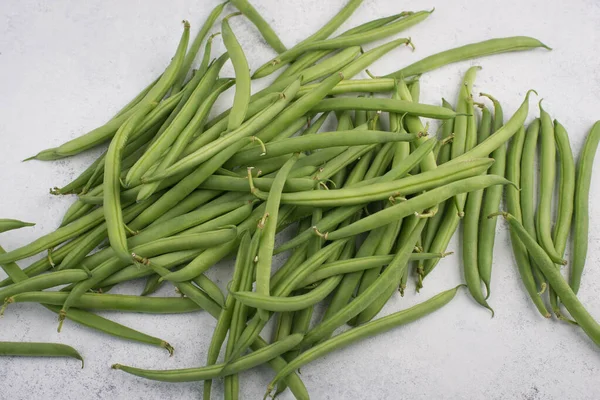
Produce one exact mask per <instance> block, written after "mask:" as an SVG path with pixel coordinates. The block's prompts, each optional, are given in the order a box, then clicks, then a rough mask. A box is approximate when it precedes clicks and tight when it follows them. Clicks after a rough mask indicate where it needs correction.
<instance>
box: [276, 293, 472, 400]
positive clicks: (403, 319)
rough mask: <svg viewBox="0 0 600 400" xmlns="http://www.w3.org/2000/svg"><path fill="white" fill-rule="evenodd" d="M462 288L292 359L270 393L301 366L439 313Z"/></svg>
mask: <svg viewBox="0 0 600 400" xmlns="http://www.w3.org/2000/svg"><path fill="white" fill-rule="evenodd" d="M459 288H460V286H459V287H456V288H454V289H450V290H448V291H445V292H442V293H440V294H438V295H436V296H434V297H432V298H431V299H429V300H426V301H424V302H423V303H420V304H418V305H416V306H413V307H411V308H409V309H406V310H403V311H399V312H396V313H393V314H391V315H388V316H385V317H383V318H380V319H378V320H376V321H372V322H369V323H367V324H365V325H363V326H361V327H358V328H353V329H350V330H348V331H346V332H344V333H341V334H339V335H337V336H334V337H333V338H331V339H328V340H326V341H324V342H322V343H319V344H318V345H316V346H314V347H312V348H311V349H309V350H306V351H305V352H303V353H302V354H300V356H298V357H297V358H296V359H294V360H292V362H290V363H289V364H288V366H287V367H286V368H285V369H283V370H281V371H280V372H279V373H278V374H277V375H276V376H275V378H273V380H272V381H271V383H269V386H268V388H267V393H269V392H271V391H272V390H273V388H274V387H275V384H276V383H277V382H278V381H280V380H281V379H282V378H284V377H285V376H287V375H288V374H290V373H293V372H294V371H295V370H297V369H299V368H300V367H302V366H304V365H306V364H308V363H309V362H311V361H313V360H315V359H317V358H319V357H322V356H324V355H325V354H328V353H330V352H332V351H334V350H337V349H339V348H341V347H345V346H347V345H349V344H351V343H354V342H356V341H358V340H360V339H364V338H368V337H372V336H373V335H376V334H378V333H383V332H386V331H388V330H390V329H392V328H394V327H396V326H399V325H403V324H406V323H409V322H413V321H415V320H417V319H419V318H422V317H424V316H426V315H428V314H431V313H432V312H434V311H437V310H438V309H440V308H441V307H443V306H445V305H446V304H448V303H449V302H450V300H452V299H453V298H454V296H455V295H456V292H457V291H458V289H459Z"/></svg>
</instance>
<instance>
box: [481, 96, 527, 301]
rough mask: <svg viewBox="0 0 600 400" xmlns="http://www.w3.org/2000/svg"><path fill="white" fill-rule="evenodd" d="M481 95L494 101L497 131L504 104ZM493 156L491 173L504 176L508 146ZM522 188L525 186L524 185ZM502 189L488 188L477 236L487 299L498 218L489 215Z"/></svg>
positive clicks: (498, 204) (493, 209)
mask: <svg viewBox="0 0 600 400" xmlns="http://www.w3.org/2000/svg"><path fill="white" fill-rule="evenodd" d="M480 95H481V96H486V97H488V98H489V99H490V100H492V102H493V103H494V122H493V125H492V132H496V131H497V130H498V129H500V128H501V127H502V125H504V112H503V110H502V106H501V105H500V102H498V100H496V99H495V98H494V97H492V96H490V95H489V94H485V93H481V94H480ZM491 157H492V158H493V159H494V160H495V162H494V164H493V165H492V166H491V167H490V170H489V173H490V174H496V175H499V176H504V175H505V170H506V146H505V145H502V146H500V147H498V148H497V149H496V150H494V152H493V153H492V154H491ZM521 188H523V186H522V185H521ZM502 190H503V187H502V186H492V187H490V188H488V189H486V190H485V193H484V197H483V203H482V205H481V218H480V220H479V234H478V238H477V240H478V242H477V265H478V268H479V277H480V278H481V280H482V282H483V284H484V285H485V287H486V299H487V298H489V297H490V292H491V290H490V289H491V288H490V281H491V278H492V260H493V254H494V239H495V237H496V220H495V219H489V218H487V216H488V215H489V214H491V213H492V212H495V211H496V210H498V208H499V207H500V201H501V200H502ZM521 190H522V189H521Z"/></svg>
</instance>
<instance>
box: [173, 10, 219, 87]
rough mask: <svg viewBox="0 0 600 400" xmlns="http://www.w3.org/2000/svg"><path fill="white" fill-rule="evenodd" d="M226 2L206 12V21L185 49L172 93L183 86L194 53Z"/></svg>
mask: <svg viewBox="0 0 600 400" xmlns="http://www.w3.org/2000/svg"><path fill="white" fill-rule="evenodd" d="M227 3H229V1H225V2H223V3H221V4H219V5H217V6H216V7H215V8H213V10H212V11H211V12H210V14H208V18H206V21H205V22H204V24H203V25H202V27H201V28H200V30H199V31H198V33H197V34H196V37H195V38H194V41H193V42H192V44H191V45H190V48H189V50H188V51H187V54H186V55H185V58H184V60H183V64H182V65H181V69H180V70H179V73H178V74H177V78H175V82H174V83H173V88H172V93H173V94H174V93H178V92H179V91H180V90H181V87H182V86H183V83H184V81H185V77H186V76H187V74H188V71H189V70H190V68H191V67H192V64H193V63H194V59H195V58H196V55H197V54H198V51H199V50H200V46H201V45H202V41H203V40H204V38H205V37H206V35H207V34H208V32H209V31H210V29H211V28H212V26H213V25H214V23H215V21H216V20H217V18H219V15H221V13H222V12H223V9H224V8H225V6H226V5H227ZM210 41H211V39H209V43H210ZM207 46H208V45H207Z"/></svg>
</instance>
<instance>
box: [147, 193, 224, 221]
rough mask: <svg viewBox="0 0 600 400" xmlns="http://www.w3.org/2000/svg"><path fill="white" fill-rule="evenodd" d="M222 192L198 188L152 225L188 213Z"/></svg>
mask: <svg viewBox="0 0 600 400" xmlns="http://www.w3.org/2000/svg"><path fill="white" fill-rule="evenodd" d="M221 193H222V192H220V191H218V190H207V189H198V190H195V191H193V192H192V193H190V195H189V196H187V197H186V198H185V199H183V200H182V201H180V202H179V204H177V205H176V206H175V207H173V208H172V209H170V210H169V211H167V212H166V213H164V214H163V215H161V216H160V217H159V218H157V219H156V221H154V222H153V223H152V224H150V226H153V225H156V224H160V223H161V222H165V221H168V220H170V219H171V218H175V217H178V216H180V215H183V214H186V213H188V212H190V211H192V210H194V209H196V208H199V207H200V206H202V205H204V204H206V203H207V202H209V201H211V200H212V199H214V198H215V197H217V196H219V195H220V194H221Z"/></svg>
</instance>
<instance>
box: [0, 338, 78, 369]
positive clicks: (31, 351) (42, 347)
mask: <svg viewBox="0 0 600 400" xmlns="http://www.w3.org/2000/svg"><path fill="white" fill-rule="evenodd" d="M0 356H17V357H71V358H75V359H77V360H79V361H81V368H83V365H84V363H83V357H81V354H79V352H78V351H77V350H75V349H74V348H72V347H71V346H67V345H64V344H59V343H34V342H0Z"/></svg>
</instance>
